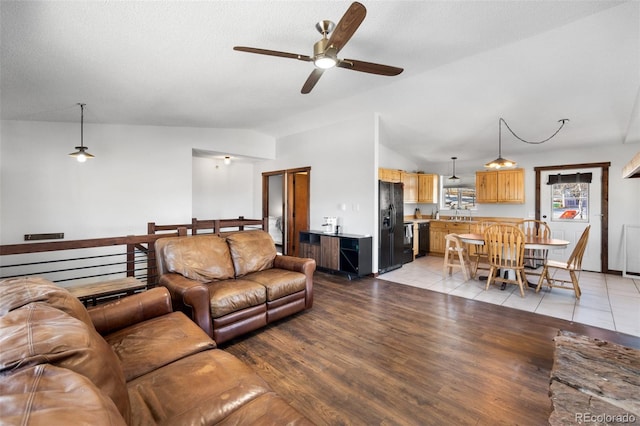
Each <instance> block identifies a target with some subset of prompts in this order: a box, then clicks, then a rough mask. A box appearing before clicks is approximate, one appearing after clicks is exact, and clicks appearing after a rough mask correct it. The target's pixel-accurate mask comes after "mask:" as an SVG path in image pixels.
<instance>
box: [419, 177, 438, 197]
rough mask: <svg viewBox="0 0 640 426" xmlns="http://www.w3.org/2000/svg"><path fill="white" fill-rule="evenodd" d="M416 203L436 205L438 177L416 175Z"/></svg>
mask: <svg viewBox="0 0 640 426" xmlns="http://www.w3.org/2000/svg"><path fill="white" fill-rule="evenodd" d="M418 203H431V204H437V203H438V175H435V174H425V173H419V174H418Z"/></svg>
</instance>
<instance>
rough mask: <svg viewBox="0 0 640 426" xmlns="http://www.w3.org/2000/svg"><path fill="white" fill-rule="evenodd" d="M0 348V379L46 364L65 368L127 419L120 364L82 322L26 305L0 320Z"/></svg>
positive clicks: (42, 306)
mask: <svg viewBox="0 0 640 426" xmlns="http://www.w3.org/2000/svg"><path fill="white" fill-rule="evenodd" d="M0 348H2V350H1V351H0V374H4V373H6V372H8V371H11V370H16V369H19V368H24V367H29V366H33V365H38V364H45V363H49V364H52V365H55V366H58V367H62V368H67V369H69V370H72V371H74V372H76V373H78V374H81V375H83V376H85V377H87V378H88V379H89V380H91V381H92V382H93V383H94V384H95V385H96V386H97V387H98V388H99V389H100V390H101V391H102V392H104V393H105V394H106V395H107V396H109V397H110V398H111V400H112V401H113V402H114V403H115V405H116V407H117V408H118V411H120V414H122V417H123V418H124V419H125V420H128V419H129V413H130V411H129V397H128V395H127V388H126V384H125V380H124V374H123V372H122V368H121V366H120V363H119V362H118V359H117V357H116V355H115V353H114V352H113V351H112V350H111V347H110V346H109V345H108V344H107V342H106V341H105V340H104V339H103V338H102V337H101V336H100V335H99V334H98V332H96V331H95V329H93V327H90V326H88V325H87V324H85V323H84V322H82V321H80V320H78V319H76V318H73V317H72V316H70V315H68V314H66V313H65V312H62V311H60V310H58V309H56V308H54V307H51V306H48V305H46V304H44V303H41V302H35V303H30V304H28V305H25V306H23V307H21V308H18V309H15V310H13V311H11V312H9V313H8V314H6V315H4V316H2V317H0Z"/></svg>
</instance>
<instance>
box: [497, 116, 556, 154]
mask: <svg viewBox="0 0 640 426" xmlns="http://www.w3.org/2000/svg"><path fill="white" fill-rule="evenodd" d="M567 121H569V119H568V118H563V119H562V120H558V123H562V124H560V127H558V130H556V131H555V133H554V134H552V135H551V136H549V137H548V138H546V139H545V140H542V141H538V142H534V141H526V140H524V139H522V138H521V137H520V136H518V135H516V133H515V132H514V131H513V130H511V127H509V125H508V124H507V122H506V121H505V120H504V118H502V117H500V124H502V123H504V125H505V126H507V129H509V131H510V132H511V134H512V135H513V136H515V137H516V138H518V140H520V141H522V142H524V143H529V144H533V145H538V144H541V143H545V142H546V141H548V140H549V139H551V138H553V137H554V136H555V135H557V134H558V132H559V131H560V130H561V129H562V128H563V127H564V125H565V123H566V122H567ZM499 136H500V137H499V139H498V142H499V144H500V148H502V140H501V139H502V132H500V135H499Z"/></svg>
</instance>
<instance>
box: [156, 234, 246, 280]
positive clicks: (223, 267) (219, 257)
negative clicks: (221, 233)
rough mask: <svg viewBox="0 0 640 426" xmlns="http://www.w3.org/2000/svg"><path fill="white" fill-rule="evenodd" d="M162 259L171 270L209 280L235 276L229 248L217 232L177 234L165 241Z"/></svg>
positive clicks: (168, 269)
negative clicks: (178, 235) (215, 233)
mask: <svg viewBox="0 0 640 426" xmlns="http://www.w3.org/2000/svg"><path fill="white" fill-rule="evenodd" d="M163 259H164V264H165V268H166V269H167V271H169V272H175V273H178V274H180V275H182V276H184V277H187V278H190V279H192V280H196V281H200V282H207V281H212V280H226V279H229V278H233V276H234V270H233V263H232V261H231V255H230V253H229V247H228V246H227V243H226V242H225V240H224V239H223V238H220V237H218V236H216V235H199V236H191V237H174V238H170V239H167V240H166V241H165V242H164V248H163Z"/></svg>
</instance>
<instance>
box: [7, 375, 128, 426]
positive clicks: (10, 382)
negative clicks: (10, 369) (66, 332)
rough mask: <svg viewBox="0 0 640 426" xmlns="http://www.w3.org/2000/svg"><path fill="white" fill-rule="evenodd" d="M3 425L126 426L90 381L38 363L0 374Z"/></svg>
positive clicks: (105, 397)
mask: <svg viewBox="0 0 640 426" xmlns="http://www.w3.org/2000/svg"><path fill="white" fill-rule="evenodd" d="M0 395H2V409H0V415H1V416H2V420H0V422H2V424H11V425H47V426H58V425H59V426H69V425H92V426H102V425H104V426H126V423H125V421H124V419H123V418H122V416H121V415H120V412H119V411H118V409H117V408H116V406H115V405H114V404H113V401H111V399H109V398H108V397H107V396H106V395H105V394H104V393H103V392H101V391H100V390H99V389H98V388H97V387H96V386H95V385H94V384H93V383H91V381H90V380H89V379H87V378H86V377H84V376H83V375H81V374H78V373H74V372H73V371H71V370H67V369H66V368H59V367H54V366H53V365H50V364H40V365H36V366H33V367H29V368H23V369H22V370H19V371H18V372H16V373H13V374H10V375H6V376H3V375H0Z"/></svg>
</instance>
